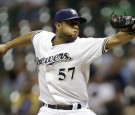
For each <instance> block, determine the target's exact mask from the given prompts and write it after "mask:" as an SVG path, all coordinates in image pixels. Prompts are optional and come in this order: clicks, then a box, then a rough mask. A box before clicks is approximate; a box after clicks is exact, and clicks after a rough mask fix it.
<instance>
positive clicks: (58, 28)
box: [55, 22, 61, 30]
mask: <svg viewBox="0 0 135 115" xmlns="http://www.w3.org/2000/svg"><path fill="white" fill-rule="evenodd" d="M55 27H56V30H60V29H61V23H59V22H56V23H55Z"/></svg>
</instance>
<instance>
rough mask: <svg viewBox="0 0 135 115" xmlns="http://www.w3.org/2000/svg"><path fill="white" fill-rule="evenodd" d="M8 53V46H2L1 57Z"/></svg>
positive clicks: (0, 48) (0, 46)
mask: <svg viewBox="0 0 135 115" xmlns="http://www.w3.org/2000/svg"><path fill="white" fill-rule="evenodd" d="M7 51H8V48H7V47H6V44H0V56H2V55H4V54H6V53H7Z"/></svg>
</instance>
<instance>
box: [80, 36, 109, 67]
mask: <svg viewBox="0 0 135 115" xmlns="http://www.w3.org/2000/svg"><path fill="white" fill-rule="evenodd" d="M109 38H110V37H106V38H82V39H83V40H81V43H80V47H79V51H80V52H81V53H80V54H81V57H82V60H83V61H84V63H87V64H90V63H92V62H93V61H94V60H95V59H97V58H98V57H100V56H102V55H103V54H104V53H105V52H107V49H106V43H107V41H108V40H109Z"/></svg>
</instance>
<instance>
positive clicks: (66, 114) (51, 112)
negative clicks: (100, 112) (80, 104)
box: [38, 106, 96, 115]
mask: <svg viewBox="0 0 135 115" xmlns="http://www.w3.org/2000/svg"><path fill="white" fill-rule="evenodd" d="M38 115H96V114H95V113H94V112H93V111H91V110H90V109H87V108H83V109H78V110H60V109H51V108H48V107H45V106H43V107H41V108H40V110H39V113H38Z"/></svg>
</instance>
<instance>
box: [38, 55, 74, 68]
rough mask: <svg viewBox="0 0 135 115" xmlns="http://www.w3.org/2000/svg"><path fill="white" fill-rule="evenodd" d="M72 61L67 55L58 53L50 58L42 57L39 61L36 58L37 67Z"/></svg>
mask: <svg viewBox="0 0 135 115" xmlns="http://www.w3.org/2000/svg"><path fill="white" fill-rule="evenodd" d="M72 60H73V59H72V58H71V57H70V56H69V54H68V53H59V54H56V55H54V56H50V57H46V58H45V57H43V58H41V59H39V58H38V57H37V65H44V64H45V65H46V66H48V65H52V66H54V65H55V64H56V63H60V62H68V61H72Z"/></svg>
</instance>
